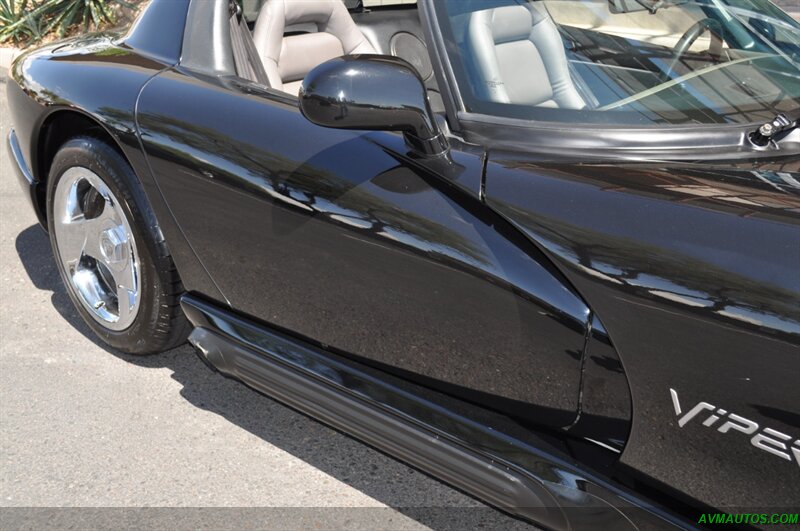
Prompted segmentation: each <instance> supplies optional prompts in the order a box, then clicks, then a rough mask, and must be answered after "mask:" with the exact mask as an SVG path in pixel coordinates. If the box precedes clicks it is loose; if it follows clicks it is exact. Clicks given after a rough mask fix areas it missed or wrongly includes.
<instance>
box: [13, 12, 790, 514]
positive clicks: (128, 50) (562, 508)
mask: <svg viewBox="0 0 800 531" xmlns="http://www.w3.org/2000/svg"><path fill="white" fill-rule="evenodd" d="M451 3H452V2H451ZM496 3H498V2H496ZM434 4H435V3H434V2H432V1H428V0H426V1H420V2H419V5H418V6H412V7H410V8H409V7H406V8H391V9H374V10H372V11H368V10H361V9H354V10H352V17H353V19H354V20H355V22H356V24H358V25H359V27H360V28H361V29H362V31H363V32H364V33H365V34H366V35H371V36H372V40H373V41H374V42H373V45H374V46H375V47H376V48H377V49H378V51H379V52H380V53H383V54H387V55H392V52H397V49H396V48H397V47H396V46H395V44H396V42H397V41H396V38H397V35H400V34H402V35H404V36H405V35H410V36H411V37H408V38H413V39H415V41H414V43H415V44H414V45H413V46H415V47H416V48H413V50H412V51H410V52H407V53H409V54H410V55H411V56H410V57H408V58H409V60H410V61H411V63H413V64H414V66H415V67H416V70H417V71H418V73H419V77H417V76H414V79H413V81H410V82H408V79H407V74H408V72H409V71H411V66H410V65H409V63H406V62H404V61H401V60H398V59H393V58H389V57H385V56H382V57H369V56H360V57H359V56H350V57H344V58H341V59H334V60H332V61H331V62H328V63H325V65H323V66H321V67H319V68H318V69H316V70H314V71H313V72H312V73H311V74H310V75H309V76H308V77H307V78H306V80H305V82H304V89H303V92H302V94H301V100H302V105H300V106H299V105H298V99H297V98H296V97H293V96H291V95H288V94H285V93H282V92H279V91H276V90H272V89H269V88H267V87H265V86H264V85H263V84H260V83H258V82H255V81H252V80H248V79H245V78H243V77H241V76H240V75H237V65H236V61H235V58H234V56H233V52H232V50H231V46H230V43H229V42H228V41H230V38H231V31H235V30H233V29H232V28H233V26H232V25H229V13H228V4H227V1H219V2H211V1H208V2H203V1H201V0H153V2H152V4H151V5H150V6H149V7H148V8H147V10H146V11H145V12H144V13H143V15H142V16H141V17H140V19H139V20H138V21H137V23H136V24H135V25H134V26H133V27H132V29H131V30H130V31H129V32H128V33H126V34H124V35H97V36H89V37H85V38H80V39H74V40H71V41H67V42H63V43H58V44H54V45H49V46H46V47H44V48H41V49H39V50H36V51H33V52H29V53H27V54H25V55H23V56H22V57H21V58H20V59H18V60H17V61H16V63H15V65H14V67H13V70H12V79H10V80H9V83H8V97H9V104H10V108H11V112H12V121H13V125H14V129H13V131H12V132H11V135H10V139H9V141H10V152H11V153H12V155H13V157H14V159H15V160H16V163H17V166H18V169H19V175H20V182H21V184H22V185H23V187H25V189H26V190H28V192H29V198H30V201H31V205H32V206H33V208H34V209H35V211H36V212H37V215H38V216H39V219H40V220H42V222H43V223H45V224H46V218H47V209H46V201H45V196H46V191H45V187H46V180H47V176H48V173H49V165H50V164H51V160H52V158H53V156H54V154H55V152H56V150H57V149H58V148H59V146H60V145H61V144H63V142H64V141H65V140H66V139H68V138H70V137H72V136H74V135H76V134H79V133H81V132H82V131H85V130H87V129H94V130H96V131H97V134H99V135H102V136H103V138H105V139H107V141H108V142H109V143H113V145H114V146H116V147H117V148H118V149H119V151H120V152H121V153H122V154H123V155H124V157H125V159H126V161H127V162H128V163H129V164H130V166H131V168H132V169H133V171H134V172H135V174H136V176H137V177H138V179H139V181H140V182H141V185H142V187H143V189H144V191H145V193H146V197H147V200H148V201H149V203H150V205H151V206H152V209H153V212H154V213H155V217H156V219H157V221H158V225H159V227H160V229H159V230H160V231H161V232H162V233H163V236H164V239H165V241H166V242H167V244H168V245H169V249H170V251H171V254H172V257H173V258H174V261H175V265H176V267H177V270H178V272H179V274H180V278H181V281H182V284H183V287H184V289H185V292H186V293H185V295H183V298H182V307H183V311H184V313H185V314H186V316H187V317H188V319H189V321H191V323H192V326H193V328H194V330H193V332H192V335H191V336H190V341H191V342H192V343H193V344H194V345H195V346H196V347H197V348H198V350H199V351H200V352H201V354H202V357H203V358H204V359H205V360H206V361H207V362H208V363H210V364H211V365H212V366H213V367H215V368H216V369H218V370H219V371H221V372H222V373H224V374H226V375H228V376H232V377H234V378H237V379H240V380H242V381H244V382H245V383H247V384H248V385H251V386H252V387H254V388H256V389H258V390H260V391H263V392H265V393H267V394H270V395H272V396H274V397H276V398H278V399H279V400H282V401H284V402H286V403H287V404H289V405H292V406H294V407H296V408H298V409H300V410H302V411H305V412H308V413H310V414H311V415H313V416H316V417H317V418H319V419H321V420H322V421H324V422H327V423H329V424H331V425H334V426H336V427H338V428H341V429H343V430H345V431H347V432H349V433H352V434H354V435H355V436H357V437H359V438H361V439H363V440H365V441H367V442H369V443H371V444H373V445H375V446H376V447H378V448H380V449H382V450H385V451H387V452H388V453H390V454H392V455H396V456H398V457H399V458H400V459H403V460H405V461H407V462H410V463H411V464H414V465H416V466H418V467H420V468H422V469H423V470H426V471H428V472H430V473H432V474H434V475H436V476H437V477H440V478H442V479H443V480H445V481H447V482H449V483H451V484H454V485H456V486H457V487H460V488H462V489H464V490H466V491H468V492H470V493H472V494H474V495H476V496H478V497H480V498H482V499H484V500H486V501H488V502H489V503H492V504H494V505H496V506H498V507H501V508H503V509H505V510H508V511H510V512H512V513H514V514H516V515H519V516H522V517H525V518H527V519H529V520H531V521H534V522H537V523H539V524H542V525H545V526H548V527H552V528H564V529H566V528H584V527H588V526H591V525H595V526H602V527H603V528H616V529H621V528H625V527H627V528H636V527H648V526H649V527H662V526H668V525H677V526H688V525H691V524H692V523H696V522H697V520H696V518H697V514H698V513H699V512H707V511H711V510H719V511H724V512H734V513H742V512H758V513H773V512H787V511H789V512H792V511H793V512H797V509H798V507H800V488H799V487H798V485H800V481H799V480H800V384H799V383H798V378H799V377H800V130H797V129H794V130H787V131H786V132H785V133H783V134H782V135H781V136H780V137H779V138H776V139H775V140H773V141H770V142H769V143H768V144H767V145H766V147H763V146H758V145H756V144H754V143H752V142H749V141H748V140H747V139H748V137H749V135H751V133H752V132H753V130H754V128H755V127H757V124H756V125H755V126H754V125H753V122H754V121H756V120H754V119H753V117H754V116H755V117H756V118H757V119H758V120H760V121H766V120H768V119H769V118H770V116H771V115H772V114H774V112H773V111H772V110H770V109H769V108H766V109H765V110H764V111H763V112H761V114H759V113H758V112H755V111H753V112H752V113H750V114H749V115H748V119H746V120H743V121H742V122H741V123H733V124H700V125H698V124H695V123H688V122H687V123H684V124H683V125H681V124H677V125H671V126H669V127H666V126H665V127H645V126H640V125H639V124H636V123H631V124H626V125H613V126H612V125H607V124H603V123H595V124H591V123H588V122H587V123H584V124H575V125H574V126H570V125H569V124H567V125H564V124H558V123H555V122H541V123H538V122H537V123H534V125H531V123H530V122H527V121H524V120H521V119H514V118H509V117H502V116H491V115H489V114H487V113H486V112H480V111H477V112H476V111H470V110H469V109H468V107H469V103H468V102H465V100H466V99H467V98H466V97H465V96H464V89H463V87H462V88H461V91H459V89H457V88H456V85H457V81H456V78H457V76H458V73H457V72H454V70H457V69H458V66H457V65H454V64H453V62H452V61H451V59H450V58H448V55H447V53H446V48H447V47H448V45H449V43H450V41H449V40H448V35H447V34H443V30H442V27H443V26H442V22H441V19H442V17H443V16H444V14H443V12H442V11H441V9H442V7H441V6H439V5H436V6H435V5H434ZM570 31H571V32H572V38H574V39H575V40H576V41H577V40H581V39H583V40H585V39H590V38H595V39H600V37H598V36H597V35H594V36H593V35H592V32H591V30H580V31H579V29H576V28H572V29H571V30H570ZM579 33H580V35H579ZM208 35H215V36H219V35H223V36H224V38H220V39H221V40H219V41H218V40H217V39H218V38H219V37H213V38H209V37H208ZM226 39H227V40H226ZM220 43H222V44H220ZM420 45H421V46H422V47H423V48H422V50H423V51H424V52H425V53H427V54H429V55H427V56H425V55H419V53H418V52H419V50H418V48H419V46H420ZM787 46H789V45H787ZM409 49H411V48H409ZM401 52H402V50H401ZM787 53H790V52H787ZM791 53H796V52H791ZM415 54H416V55H415ZM793 57H795V58H797V55H795V56H793ZM428 58H430V60H429V59H428ZM342 72H348V75H349V76H350V77H351V78H352V79H353V80H354V81H353V82H352V83H351V84H349V85H345V84H343V83H342V82H341V76H342V75H343V74H342ZM404 74H406V77H405V78H403V77H402V75H404ZM337 76H339V77H338V78H337ZM798 78H800V73H798ZM337 79H338V80H339V81H337ZM403 79H405V80H406V81H403ZM404 83H405V84H404ZM422 86H424V87H425V88H426V89H428V90H427V91H425V90H419V88H420V87H422ZM789 86H790V88H791V87H795V86H796V85H789ZM415 90H417V92H415ZM332 93H333V94H336V93H341V97H331V96H330V94H332ZM790 96H791V98H790V101H793V102H794V108H792V106H791V105H788V106H785V108H786V110H787V112H796V109H797V107H798V106H800V103H799V102H800V93H797V92H795V93H794V94H790ZM433 98H437V99H436V102H434V103H433V104H431V103H430V102H431V101H433ZM431 105H433V108H434V110H433V111H431ZM301 107H302V109H301ZM304 113H305V114H306V115H307V116H308V118H307V117H306V116H304ZM312 120H313V121H316V122H317V123H316V124H315V123H312ZM337 120H338V121H339V122H341V123H339V125H340V127H338V128H331V127H321V126H320V125H318V124H322V125H328V126H336V125H337V123H338V122H337ZM390 129H392V130H390ZM756 523H759V522H756ZM760 523H764V522H760Z"/></svg>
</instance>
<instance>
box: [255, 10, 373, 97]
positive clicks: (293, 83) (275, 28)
mask: <svg viewBox="0 0 800 531" xmlns="http://www.w3.org/2000/svg"><path fill="white" fill-rule="evenodd" d="M309 23H312V24H315V25H316V26H317V29H318V32H317V33H303V34H300V35H290V36H286V37H284V31H285V29H286V28H287V27H289V26H294V25H297V24H309ZM253 40H254V42H255V45H256V50H258V54H259V56H260V57H261V61H262V63H263V64H264V69H265V70H266V72H267V78H268V79H269V83H270V86H271V87H272V88H274V89H277V90H281V91H283V92H287V93H289V94H292V95H295V96H296V95H297V93H298V91H299V90H300V85H301V84H302V82H303V78H304V77H305V76H306V74H308V73H309V72H310V71H311V70H312V69H313V68H314V67H316V66H317V65H320V64H322V63H324V62H325V61H328V60H330V59H333V58H335V57H341V56H342V55H348V54H357V53H365V54H374V53H376V51H375V49H374V48H373V46H372V44H370V42H369V41H368V40H367V38H366V37H365V36H364V34H363V33H361V30H359V29H358V26H356V24H355V22H353V19H352V18H351V17H350V13H349V12H348V11H347V8H346V7H345V5H344V3H343V2H342V0H267V3H266V4H265V5H264V7H262V8H261V12H260V13H259V15H258V19H257V20H256V27H255V31H254V34H253Z"/></svg>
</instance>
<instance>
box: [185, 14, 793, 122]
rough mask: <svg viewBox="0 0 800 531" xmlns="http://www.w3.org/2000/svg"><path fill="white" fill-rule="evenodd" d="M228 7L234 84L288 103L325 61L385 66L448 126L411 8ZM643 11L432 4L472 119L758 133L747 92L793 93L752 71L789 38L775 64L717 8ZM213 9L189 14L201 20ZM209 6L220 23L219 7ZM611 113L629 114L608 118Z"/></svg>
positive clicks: (756, 107) (776, 23)
mask: <svg viewBox="0 0 800 531" xmlns="http://www.w3.org/2000/svg"><path fill="white" fill-rule="evenodd" d="M238 1H241V2H242V3H241V4H240V5H239V10H238V11H237V13H236V17H235V20H234V17H231V16H230V15H229V14H228V13H227V12H225V13H221V14H220V13H218V14H217V15H218V16H217V17H216V18H220V16H224V21H225V23H226V24H227V23H228V21H230V27H229V28H226V32H228V31H229V32H230V35H231V41H232V49H233V54H232V55H233V56H234V57H233V59H232V60H231V61H229V63H231V64H230V65H229V66H228V67H227V69H228V70H229V71H230V70H233V72H235V73H236V74H237V75H238V76H240V77H242V78H244V79H247V80H249V81H253V82H256V83H258V84H260V85H264V86H266V87H268V88H269V89H271V90H272V91H276V92H277V93H279V94H283V95H285V96H287V97H296V96H297V94H298V91H299V88H300V86H301V84H302V82H303V79H304V77H305V76H306V75H307V74H308V73H309V72H310V71H311V70H312V69H313V68H314V67H316V66H318V65H319V64H322V63H324V62H325V61H327V60H330V59H332V58H335V57H339V56H342V55H348V54H384V55H393V56H396V57H400V58H402V59H405V60H406V61H408V62H409V63H410V64H411V65H412V66H413V67H414V68H415V69H416V70H417V72H418V73H419V75H420V78H421V79H422V80H423V81H424V83H425V86H426V89H427V91H428V95H429V100H430V102H431V107H432V109H433V111H434V112H437V113H443V112H444V110H445V108H444V103H443V99H442V96H441V92H440V89H439V86H438V82H437V78H436V76H435V75H434V69H433V66H432V63H431V59H430V55H429V53H428V49H427V46H426V43H425V36H424V34H423V29H422V24H421V21H420V16H419V10H418V7H417V4H416V1H415V0H232V4H231V5H237V4H236V2H238ZM648 1H650V0H581V1H575V0H537V1H535V2H532V1H529V0H442V1H441V3H437V4H436V10H437V13H438V14H437V16H438V18H439V19H440V20H439V27H440V30H441V31H442V34H443V38H444V40H445V42H446V43H448V44H447V52H448V55H449V56H450V63H451V66H452V68H453V69H454V71H455V77H456V78H457V79H459V90H460V93H461V97H462V99H463V100H464V103H465V107H466V108H467V110H468V111H471V112H477V113H482V114H490V115H501V116H511V117H523V118H526V119H531V118H533V119H541V120H545V121H561V120H567V119H568V120H571V121H574V120H578V121H584V120H586V119H588V118H590V115H593V116H597V119H598V120H600V121H601V122H602V121H605V120H611V121H613V120H621V121H627V120H631V123H648V122H651V121H652V122H656V123H661V122H666V123H685V122H689V123H691V122H695V121H699V122H704V121H712V122H713V121H718V120H725V121H727V120H734V121H753V120H755V121H758V120H760V119H762V118H763V116H766V114H768V111H766V110H764V105H761V104H760V103H759V102H757V101H755V99H754V98H753V97H752V95H751V94H750V92H752V91H753V90H755V91H756V92H758V93H762V94H765V95H768V96H769V97H770V98H773V97H774V98H779V97H780V94H781V91H783V93H786V94H791V93H793V92H794V90H793V89H791V87H790V88H789V89H786V87H783V88H781V87H779V86H778V84H776V80H778V81H779V82H780V83H782V84H785V83H790V82H791V83H793V81H792V80H791V79H788V78H787V79H788V81H787V80H785V79H784V78H785V77H786V76H785V75H781V77H780V78H777V77H774V76H767V75H765V74H764V73H763V72H762V71H761V70H760V69H759V68H758V65H760V64H765V65H767V66H768V61H770V60H772V59H771V58H773V57H777V54H782V55H783V56H786V57H789V58H790V59H791V57H793V56H794V57H797V56H798V53H800V48H798V47H797V46H796V45H795V44H793V43H792V42H791V39H789V38H788V37H785V36H784V37H782V39H784V40H787V43H786V44H785V45H784V44H781V46H782V49H781V50H776V49H773V48H765V47H764V46H762V45H758V46H755V45H752V44H750V43H753V42H755V41H753V37H751V36H749V35H753V33H752V32H753V31H755V30H753V29H752V28H757V27H760V26H758V25H757V23H758V22H759V20H757V19H755V18H753V17H752V16H751V18H750V19H748V20H749V21H748V22H747V24H749V25H747V26H746V27H747V28H749V29H745V27H744V26H743V27H742V29H736V28H734V30H735V31H734V33H730V30H726V31H728V33H727V34H726V33H725V32H724V31H722V30H720V28H719V27H718V26H719V24H720V23H718V22H715V21H713V20H711V19H709V18H708V16H709V15H710V14H713V13H715V10H716V9H717V8H716V7H714V6H713V5H711V4H708V5H707V3H703V2H705V0H664V1H663V2H658V3H657V4H656V7H653V8H646V6H647V5H649V4H647V2H648ZM209 4H212V3H211V2H194V3H193V5H196V6H197V7H195V9H198V10H202V9H210V8H209V7H208V5H209ZM213 4H217V7H216V8H215V9H217V10H220V9H224V7H219V6H221V5H222V6H224V4H225V3H224V2H222V1H220V2H214V3H213ZM657 6H661V7H657ZM709 6H710V7H709ZM440 9H441V12H439V11H440ZM720 9H721V8H720ZM720 13H721V14H722V15H720V16H723V15H725V13H726V12H725V11H720ZM747 16H750V15H747ZM201 19H202V17H198V20H201ZM769 21H770V22H769V24H771V26H770V28H773V30H774V31H775V32H776V39H777V36H780V35H783V33H786V34H787V35H790V32H789V30H788V29H786V28H783V26H782V25H781V24H783V22H781V21H780V20H777V19H769ZM712 22H713V24H712ZM731 24H733V23H731ZM765 24H766V23H765ZM751 26H752V27H751ZM731 27H733V25H732V26H731ZM219 29H220V28H219V27H216V28H213V29H212V28H204V27H202V25H200V26H197V31H196V32H189V35H188V37H187V38H188V39H189V40H190V41H192V42H191V43H190V44H191V45H190V46H188V49H189V50H190V51H192V52H193V51H194V48H196V47H198V46H200V47H202V45H201V40H205V41H207V40H208V39H207V38H206V35H208V34H209V31H211V33H212V34H220V33H221V32H220V31H217V30H219ZM737 31H738V33H736V32H737ZM781 32H783V33H781ZM787 32H789V33H787ZM779 33H780V35H779ZM193 35H195V37H194V38H192V36H193ZM721 35H724V39H723V38H722V37H721ZM737 39H738V41H740V42H739V45H738V46H737V47H735V49H734V47H732V46H731V43H732V42H737ZM777 42H779V43H781V42H783V41H781V40H780V39H778V40H777ZM206 46H208V47H209V51H208V52H207V56H206V58H202V59H201V60H197V61H194V62H195V63H196V64H197V65H200V64H201V63H202V64H203V65H204V68H206V69H207V66H205V65H209V64H212V65H214V64H221V65H224V63H226V61H225V60H224V58H223V59H222V60H220V61H216V62H215V61H214V60H213V56H214V55H215V54H218V51H217V49H216V48H214V46H213V45H206ZM211 48H214V49H211ZM217 48H218V47H217ZM184 49H185V50H186V49H187V46H186V44H185V47H184ZM787 52H788V53H787ZM184 55H185V57H184V59H183V60H182V64H191V63H192V62H193V58H192V53H190V54H186V53H185V54H184ZM208 55H211V56H212V59H209V58H208ZM754 61H760V62H759V63H758V65H757V64H756V63H754ZM215 68H216V67H215ZM217 70H218V71H217V72H214V73H216V74H219V73H221V72H219V70H224V68H222V67H220V68H217ZM773 70H774V68H773ZM742 77H746V78H747V79H748V81H747V84H748V87H750V91H748V90H747V88H746V87H745V88H742V89H736V88H735V87H734V88H733V89H731V90H728V91H727V92H726V94H729V95H728V96H725V97H724V98H723V97H722V96H721V95H720V94H718V93H717V92H718V91H717V87H720V86H727V85H731V84H733V85H736V87H738V86H739V82H738V81H737V79H738V78H742ZM686 82H690V84H686ZM465 89H468V90H465ZM740 93H741V94H740ZM730 94H734V96H735V98H734V100H735V101H734V100H731V96H730ZM740 96H741V97H740ZM721 98H722V99H721ZM729 100H730V101H729ZM712 104H713V105H712ZM709 105H712V106H714V108H717V107H719V111H720V112H719V114H720V115H724V118H716V117H713V116H710V117H708V116H706V117H704V116H703V115H705V114H707V113H706V108H707V107H708V106H709ZM617 109H619V110H620V111H625V112H624V113H623V114H619V113H608V111H615V110H617ZM587 111H589V112H588V113H587ZM592 111H593V112H592ZM598 111H599V112H598ZM714 112H715V113H716V111H714ZM570 113H573V114H570ZM574 113H580V114H574ZM600 113H602V114H600ZM612 114H613V116H612ZM762 115H763V116H762ZM593 116H592V117H591V120H589V121H594V120H595V119H594V117H593Z"/></svg>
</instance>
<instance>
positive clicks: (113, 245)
mask: <svg viewBox="0 0 800 531" xmlns="http://www.w3.org/2000/svg"><path fill="white" fill-rule="evenodd" d="M126 243H127V238H125V235H124V233H122V232H121V230H120V227H114V228H111V229H107V230H104V231H103V232H102V233H101V234H100V253H101V254H102V255H103V259H104V260H105V262H107V263H109V264H118V263H120V262H123V261H125V260H126V259H127V256H128V255H127V252H126V245H125V244H126Z"/></svg>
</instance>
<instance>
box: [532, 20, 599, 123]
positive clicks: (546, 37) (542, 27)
mask: <svg viewBox="0 0 800 531" xmlns="http://www.w3.org/2000/svg"><path fill="white" fill-rule="evenodd" d="M530 40H531V41H532V42H533V44H534V46H536V49H537V50H539V55H540V56H541V58H542V62H543V63H544V68H545V70H546V71H547V77H548V78H549V80H550V86H551V88H552V91H553V99H554V100H555V102H556V103H557V104H558V106H559V107H560V108H562V109H583V108H584V107H586V103H585V102H584V101H583V98H582V97H581V96H580V94H578V91H577V89H576V88H575V85H574V84H573V82H572V77H571V76H570V72H569V66H568V65H569V63H568V61H567V54H566V52H565V51H564V42H563V41H562V39H561V34H560V33H559V31H558V27H557V26H556V25H555V22H553V21H552V20H551V19H550V18H549V17H544V16H540V17H539V18H538V20H537V17H535V16H534V25H533V30H532V31H531V35H530Z"/></svg>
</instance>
